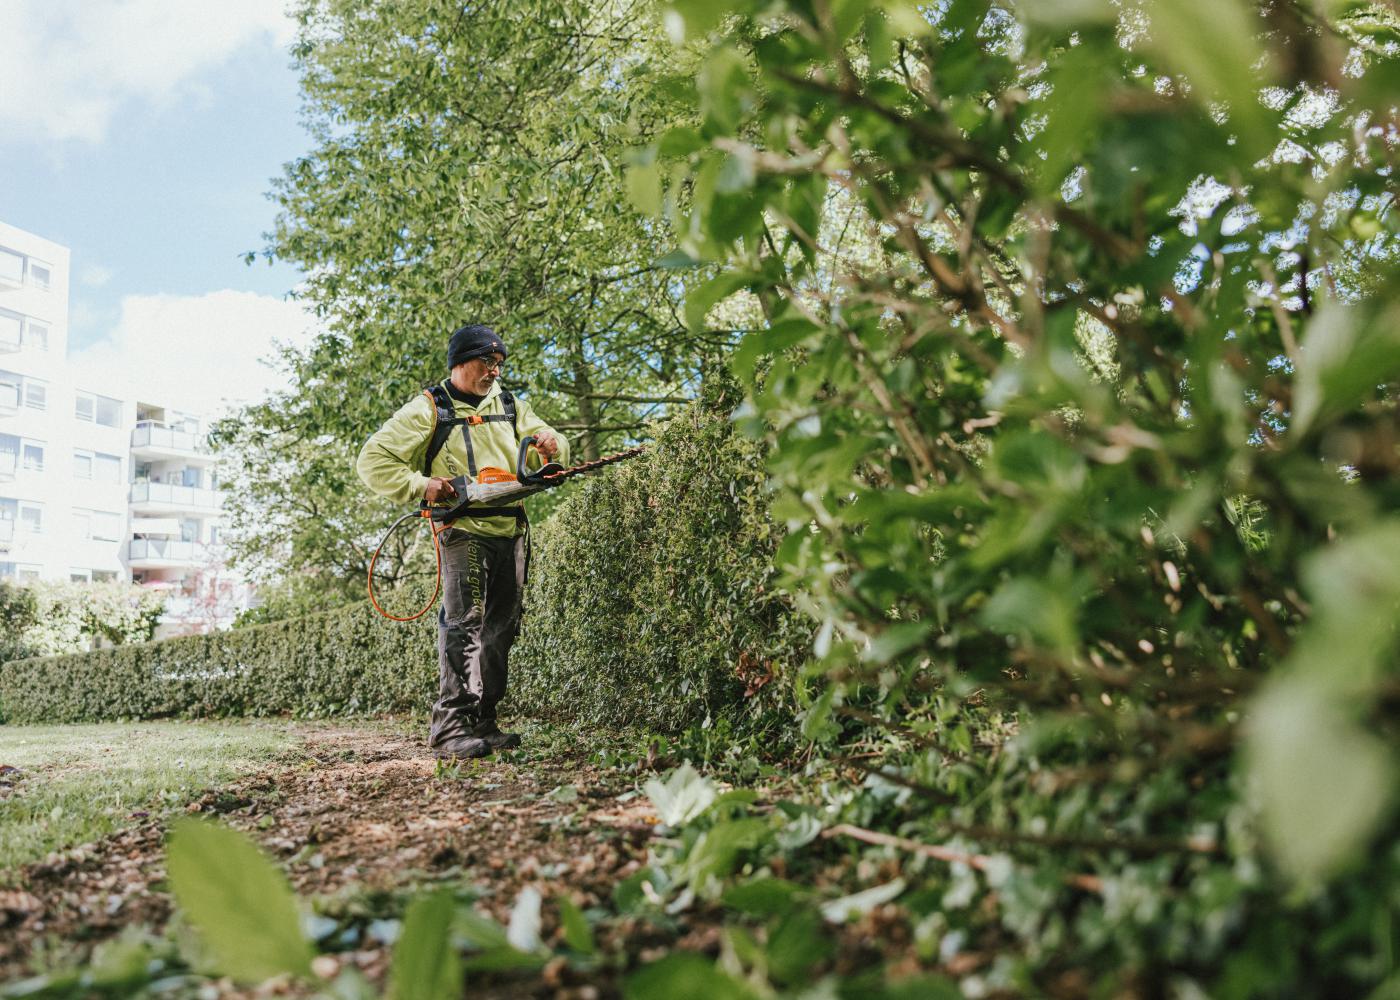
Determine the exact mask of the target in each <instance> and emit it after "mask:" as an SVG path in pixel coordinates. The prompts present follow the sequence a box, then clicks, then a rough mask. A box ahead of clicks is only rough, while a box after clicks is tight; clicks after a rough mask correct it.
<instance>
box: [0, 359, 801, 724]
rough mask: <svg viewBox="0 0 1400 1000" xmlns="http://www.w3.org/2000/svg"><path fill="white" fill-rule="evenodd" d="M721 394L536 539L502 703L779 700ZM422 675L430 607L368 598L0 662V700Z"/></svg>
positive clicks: (782, 630)
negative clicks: (245, 623) (414, 608)
mask: <svg viewBox="0 0 1400 1000" xmlns="http://www.w3.org/2000/svg"><path fill="white" fill-rule="evenodd" d="M734 403H735V399H734V398H733V397H732V395H728V394H726V391H725V389H724V387H723V386H719V387H712V388H711V389H708V390H707V392H706V397H705V399H704V400H702V402H701V404H700V405H698V406H696V407H693V408H691V409H690V410H689V411H688V412H686V413H685V414H683V415H682V416H680V417H677V418H676V419H674V420H672V421H671V422H670V423H669V424H667V425H666V426H665V427H663V428H662V429H661V431H660V433H659V435H658V437H657V440H656V442H655V444H654V446H653V447H652V449H651V450H650V452H649V453H648V454H647V455H645V456H644V457H642V458H640V459H634V460H632V461H631V462H628V463H626V464H624V465H619V466H616V467H614V468H612V469H609V470H608V472H607V473H606V474H603V475H600V476H598V477H597V478H594V479H591V480H589V481H586V482H583V483H580V484H576V485H573V486H570V487H568V488H567V489H568V490H569V493H568V495H567V496H566V499H565V500H564V502H563V503H561V504H560V506H559V507H558V509H557V510H556V512H555V513H554V515H553V516H552V517H550V518H549V520H548V521H546V522H545V523H543V524H541V525H539V526H538V527H537V528H536V530H535V533H534V560H533V564H532V566H531V582H530V587H529V591H528V593H527V597H526V617H525V626H524V629H523V631H522V634H521V637H520V640H519V641H518V642H517V644H516V647H515V650H514V651H513V653H512V656H511V670H512V678H511V685H510V703H509V705H508V706H506V708H507V709H508V710H509V711H513V712H519V713H527V714H534V715H542V716H553V717H569V718H574V719H578V720H581V721H585V722H593V723H609V722H611V723H617V722H631V723H638V724H643V725H648V726H651V727H653V728H656V729H662V730H673V729H677V728H679V727H682V726H684V725H685V724H687V723H690V722H694V721H698V720H700V719H703V718H704V717H705V716H706V715H707V714H708V715H710V716H712V717H714V718H719V717H721V716H727V717H731V718H733V719H734V720H735V721H737V720H738V718H739V717H743V716H747V715H749V714H752V713H753V712H755V711H760V710H762V709H763V708H765V707H772V706H774V705H778V704H782V703H783V701H784V700H785V698H786V695H787V692H788V691H789V690H790V680H789V679H790V678H791V676H792V666H793V665H794V664H795V663H797V662H800V660H801V658H802V655H803V653H804V651H805V650H806V648H807V646H808V644H809V640H810V634H809V632H808V627H807V625H806V624H805V623H804V622H803V621H802V620H801V619H799V618H798V616H796V615H795V614H794V613H793V612H792V611H791V609H790V607H789V605H788V603H787V602H786V600H785V599H784V598H783V597H782V596H781V594H780V592H779V591H778V590H777V588H776V587H775V584H774V581H773V579H772V569H771V567H772V564H773V563H772V553H773V548H774V546H775V544H776V537H775V535H776V532H775V530H774V528H773V526H772V524H771V522H770V521H769V519H768V515H767V507H766V499H765V494H764V482H765V480H764V475H763V473H762V471H761V461H760V456H759V455H758V454H757V453H756V451H755V446H754V445H752V444H751V443H749V442H746V441H744V440H742V439H740V438H737V437H735V436H734V435H733V434H732V433H731V430H730V425H729V421H728V419H727V413H728V410H729V409H730V408H731V407H732V406H733V405H734ZM741 665H742V666H741ZM768 673H771V674H772V676H773V678H774V679H773V680H772V681H770V682H768V683H766V684H764V685H763V686H762V687H761V689H760V691H759V693H758V694H757V695H756V696H754V697H746V695H745V691H746V688H750V687H753V686H754V685H753V683H752V682H753V681H754V680H756V679H762V677H763V676H764V675H765V674H768ZM741 674H742V676H741ZM436 683H437V647H436V630H435V627H434V625H433V623H432V618H431V616H430V617H427V618H424V619H423V620H421V621H419V622H415V623H412V624H401V623H396V622H390V621H386V620H384V619H382V618H380V617H379V616H377V615H376V614H375V613H374V612H373V611H372V610H371V609H370V607H369V605H368V603H367V602H366V603H362V604H355V605H352V606H350V607H342V608H338V609H336V610H333V611H327V612H324V613H321V614H315V615H308V616H306V617H303V618H298V619H293V620H288V621H281V622H273V623H270V624H267V625H259V626H256V627H252V628H244V629H236V630H234V631H231V632H222V633H217V634H214V635H205V636H189V637H183V638H178V639H166V640H162V641H158V642H150V643H143V644H140V645H126V646H119V647H116V648H113V649H104V650H98V651H95V652H91V653H80V654H74V655H69V656H54V657H45V658H40V659H29V660H17V661H14V662H12V663H8V664H5V665H4V666H3V667H0V706H3V710H4V713H5V715H6V716H8V719H9V721H11V722H16V723H26V722H41V721H42V722H78V721H93V720H101V719H120V718H153V717H160V716H176V715H186V716H226V715H281V714H288V713H289V714H292V715H296V716H303V717H318V716H327V715H335V714H366V713H378V712H412V711H417V712H424V711H426V710H427V708H428V707H429V706H430V705H431V704H432V700H433V697H434V692H435V689H436Z"/></svg>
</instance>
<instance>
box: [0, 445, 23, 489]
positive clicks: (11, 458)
mask: <svg viewBox="0 0 1400 1000" xmlns="http://www.w3.org/2000/svg"><path fill="white" fill-rule="evenodd" d="M18 468H19V456H18V455H16V454H15V453H14V452H12V451H0V482H3V483H8V482H9V481H10V480H11V479H14V478H15V470H17V469H18Z"/></svg>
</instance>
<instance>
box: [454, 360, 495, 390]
mask: <svg viewBox="0 0 1400 1000" xmlns="http://www.w3.org/2000/svg"><path fill="white" fill-rule="evenodd" d="M504 364H505V358H503V357H501V356H500V355H499V354H495V353H492V354H488V355H487V356H486V357H484V358H472V359H471V360H470V361H465V362H463V363H462V364H460V365H457V366H456V367H455V368H453V369H452V384H453V385H455V386H456V387H457V388H458V389H460V390H461V391H462V392H469V393H471V394H472V395H473V396H484V395H486V394H487V393H488V392H489V391H490V390H491V383H493V382H495V381H496V379H498V378H500V376H501V367H502V366H503V365H504Z"/></svg>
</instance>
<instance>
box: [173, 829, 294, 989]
mask: <svg viewBox="0 0 1400 1000" xmlns="http://www.w3.org/2000/svg"><path fill="white" fill-rule="evenodd" d="M166 868H167V870H168V871H169V873H170V885H171V888H172V890H173V891H174V893H175V900H176V902H177V903H179V905H180V909H181V911H183V912H184V914H185V915H186V916H187V917H188V918H189V921H190V923H191V924H193V925H194V926H195V928H197V929H198V930H199V932H200V935H201V936H202V937H203V939H204V941H205V942H206V943H207V944H208V946H209V949H210V951H211V952H213V955H214V958H215V961H216V962H217V963H218V966H219V968H220V970H222V971H223V972H225V973H226V974H228V975H229V976H231V977H232V978H234V979H236V980H238V981H239V982H242V983H248V984H254V983H260V982H262V981H264V980H266V979H269V978H271V977H272V976H277V975H282V974H285V973H290V974H292V975H294V976H305V975H308V974H309V973H310V971H311V948H310V945H309V944H308V943H307V941H306V939H305V938H304V937H303V936H302V933H301V920H300V915H299V914H298V912H297V905H296V898H295V897H294V896H293V894H292V889H291V886H290V885H288V884H287V880H286V878H285V877H284V876H283V875H282V873H281V872H280V871H279V870H278V869H277V868H276V866H275V865H273V864H272V862H270V861H268V860H267V859H266V858H265V857H263V855H262V854H261V853H260V852H259V851H258V849H257V847H255V846H254V845H253V842H252V841H251V840H249V839H248V838H247V837H246V836H244V835H243V834H241V833H238V832H237V831H235V830H231V829H229V828H228V827H226V826H223V825H221V824H217V823H210V822H205V821H203V820H194V819H182V820H179V821H177V822H176V823H175V824H174V826H173V828H172V830H171V834H170V844H169V847H168V849H167V853H166Z"/></svg>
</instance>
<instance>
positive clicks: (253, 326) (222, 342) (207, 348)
mask: <svg viewBox="0 0 1400 1000" xmlns="http://www.w3.org/2000/svg"><path fill="white" fill-rule="evenodd" d="M314 329H315V321H314V320H313V319H312V317H311V316H310V315H309V314H308V313H307V312H306V311H305V310H303V308H302V306H301V305H300V304H299V303H297V302H290V301H285V300H283V299H278V298H273V297H272V296H268V295H257V294H255V293H253V292H238V291H232V290H224V291H218V292H209V293H207V294H204V295H128V296H126V297H125V298H123V299H122V304H121V319H120V321H119V322H118V323H117V325H116V328H115V329H114V330H113V332H112V334H111V336H110V337H109V338H108V339H106V340H102V341H100V342H98V343H96V344H93V345H92V346H90V347H87V348H84V349H81V350H76V351H73V352H72V354H71V356H70V359H69V361H70V364H71V366H72V368H73V371H74V375H75V377H76V380H77V383H78V386H79V387H80V388H83V389H87V390H89V391H92V392H102V391H103V390H104V388H106V389H107V391H108V394H109V395H113V396H121V397H123V398H128V399H129V398H133V397H134V398H136V399H139V400H140V401H142V402H147V403H153V404H156V405H161V406H170V407H173V408H175V409H179V410H186V411H190V412H194V413H198V414H201V415H208V416H213V415H215V414H216V413H218V412H219V411H221V410H222V409H224V408H225V407H226V406H227V405H230V404H235V403H240V402H255V401H257V400H259V399H261V398H262V397H263V396H264V395H266V394H267V393H268V392H269V391H272V390H275V389H281V388H286V387H287V385H288V381H287V378H286V377H285V376H284V375H282V374H281V373H280V372H279V371H277V370H276V369H274V368H273V367H271V366H270V365H269V364H267V362H268V361H270V360H273V359H274V357H275V354H276V348H277V346H278V345H279V344H288V345H292V346H304V345H306V344H307V343H309V341H310V338H311V336H312V335H313V332H314Z"/></svg>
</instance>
